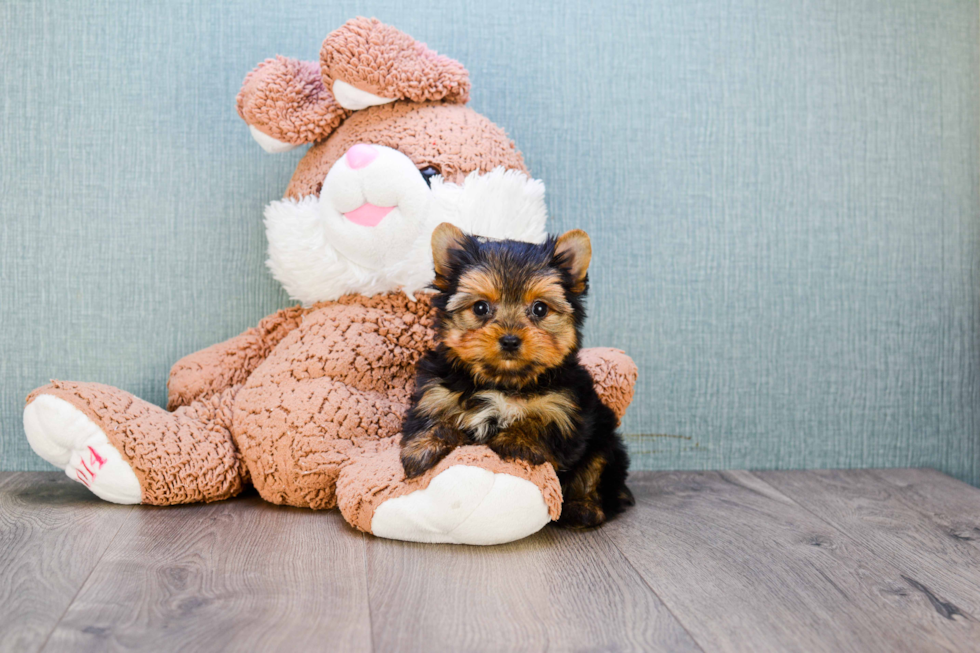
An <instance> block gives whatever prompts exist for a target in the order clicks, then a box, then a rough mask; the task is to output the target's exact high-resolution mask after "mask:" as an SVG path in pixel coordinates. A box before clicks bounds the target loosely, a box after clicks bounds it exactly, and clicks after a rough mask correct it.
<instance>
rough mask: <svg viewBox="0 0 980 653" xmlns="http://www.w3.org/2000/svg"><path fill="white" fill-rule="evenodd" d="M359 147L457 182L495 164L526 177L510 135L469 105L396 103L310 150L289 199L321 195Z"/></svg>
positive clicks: (362, 116) (353, 121)
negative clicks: (334, 169) (340, 162)
mask: <svg viewBox="0 0 980 653" xmlns="http://www.w3.org/2000/svg"><path fill="white" fill-rule="evenodd" d="M356 143H371V144H374V145H384V146H386V147H390V148H392V149H396V150H398V151H399V152H401V153H402V154H404V155H405V156H407V157H408V158H410V159H411V160H412V161H413V162H414V163H415V165H416V166H418V167H419V168H424V167H425V166H430V165H431V166H434V167H435V168H436V169H437V170H439V172H440V173H442V176H443V177H444V178H445V179H446V180H447V181H451V182H453V183H459V182H461V181H462V180H463V178H464V177H465V176H466V175H468V174H469V173H471V172H473V171H474V170H480V171H482V172H489V171H491V170H493V169H494V168H496V167H497V166H503V167H505V168H509V169H511V170H520V171H521V172H524V173H527V168H526V167H525V166H524V159H523V157H521V153H520V152H518V151H517V148H516V147H515V146H514V143H513V141H511V140H510V139H509V138H508V137H507V133H506V132H505V131H504V130H503V129H501V128H500V127H498V126H497V125H495V124H493V123H492V122H490V121H489V120H487V119H486V118H484V117H483V116H481V115H480V114H478V113H477V112H476V111H473V110H472V109H470V108H469V107H467V106H464V105H460V104H444V103H441V102H427V103H424V104H416V103H413V102H392V103H391V104H384V105H381V106H377V107H369V108H367V109H363V110H361V111H356V112H354V114H353V115H352V116H351V117H350V118H348V119H347V120H345V121H344V123H343V124H342V125H341V126H340V127H339V128H338V129H337V130H336V131H335V132H334V133H333V134H332V135H331V136H330V138H328V139H327V140H324V141H320V142H319V143H317V144H316V145H314V146H313V147H311V148H310V150H309V151H308V152H307V153H306V156H304V157H303V159H302V160H301V161H300V162H299V165H298V166H296V172H294V173H293V178H292V179H291V180H290V182H289V188H287V189H286V197H292V198H297V199H298V198H300V197H303V196H304V195H310V194H315V195H319V194H320V186H321V184H322V183H323V180H324V178H325V177H326V176H327V172H329V171H330V167H331V166H332V165H333V164H334V163H335V162H336V161H337V159H339V158H340V157H342V156H343V155H344V153H345V152H346V151H347V150H348V149H349V148H350V147H351V146H352V145H354V144H356Z"/></svg>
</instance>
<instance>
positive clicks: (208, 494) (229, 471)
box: [27, 381, 248, 506]
mask: <svg viewBox="0 0 980 653" xmlns="http://www.w3.org/2000/svg"><path fill="white" fill-rule="evenodd" d="M237 390H238V388H237V387H232V388H227V389H225V390H224V391H223V392H220V393H218V394H215V395H214V396H212V397H210V398H208V399H206V400H204V401H195V402H193V403H191V404H190V405H189V406H183V407H181V408H178V409H177V410H176V411H174V412H172V413H168V412H167V411H165V410H163V409H162V408H160V407H159V406H154V405H153V404H151V403H148V402H146V401H143V400H142V399H139V398H137V397H134V396H133V395H131V394H129V393H128V392H126V391H125V390H120V389H118V388H113V387H111V386H107V385H102V384H101V383H73V382H69V381H52V382H51V384H50V385H46V386H44V387H41V388H38V389H37V390H35V391H34V392H32V393H31V394H30V395H29V396H28V397H27V403H31V402H32V401H33V400H34V399H35V398H37V396H38V395H42V394H46V395H53V396H55V397H58V398H59V399H63V400H65V401H67V402H69V403H71V404H72V405H74V406H75V407H76V408H78V409H79V410H81V411H82V412H83V413H85V415H86V416H87V417H88V418H89V419H90V420H92V421H93V422H95V423H96V424H97V425H98V426H99V428H101V429H102V431H103V432H104V433H105V434H106V437H107V438H108V440H109V443H110V444H112V446H114V447H115V448H116V450H117V451H119V453H120V454H121V455H122V457H123V459H124V460H125V461H126V462H128V463H129V465H130V467H132V468H133V472H135V474H136V478H137V480H139V482H140V490H141V491H142V502H143V503H146V504H151V505H157V506H167V505H173V504H178V503H196V502H200V501H218V500H220V499H227V498H228V497H232V496H234V495H236V494H238V493H239V492H241V491H242V487H243V486H244V484H245V483H247V482H248V471H247V469H246V468H245V466H244V465H243V464H242V460H241V457H240V456H239V455H238V450H237V448H236V447H235V444H234V442H233V441H232V438H231V420H232V409H231V406H232V402H233V401H234V398H235V394H236V392H237Z"/></svg>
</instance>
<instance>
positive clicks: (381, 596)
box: [367, 527, 699, 651]
mask: <svg viewBox="0 0 980 653" xmlns="http://www.w3.org/2000/svg"><path fill="white" fill-rule="evenodd" d="M367 550H368V583H369V585H368V586H369V593H370V601H371V613H372V615H374V620H373V624H372V625H373V630H374V644H375V649H376V650H378V651H394V650H397V651H481V650H493V651H540V650H546V649H547V650H559V651H562V650H621V651H629V650H635V651H656V650H670V651H690V650H699V649H698V648H697V646H696V645H695V644H694V642H693V641H692V640H691V639H690V637H689V636H688V634H687V633H686V632H684V630H683V629H682V628H681V626H680V625H679V624H678V623H677V621H676V620H675V619H674V617H673V616H672V615H671V614H670V613H669V611H668V610H667V609H666V608H665V607H664V605H663V604H662V603H661V602H660V600H659V599H658V598H657V597H656V595H655V594H654V593H653V592H652V591H651V590H650V588H649V587H648V586H646V585H645V584H644V583H643V581H642V580H641V579H640V578H639V576H638V575H637V574H636V572H635V571H634V570H633V569H632V568H631V567H630V566H629V564H628V563H627V561H626V560H625V559H624V558H623V556H622V555H620V553H619V552H618V551H617V550H616V548H615V547H613V546H611V545H610V543H609V542H608V541H607V540H606V539H605V538H603V537H602V536H601V535H600V534H599V533H598V532H569V531H564V530H560V529H557V528H553V527H547V528H545V529H544V530H543V531H541V532H539V533H537V534H536V535H534V536H532V537H530V538H527V539H525V540H522V541H519V542H514V543H512V544H508V545H503V546H496V547H467V546H451V545H438V546H431V545H421V544H410V543H405V542H394V541H390V540H381V539H370V540H368V546H367Z"/></svg>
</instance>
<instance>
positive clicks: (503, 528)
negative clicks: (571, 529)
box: [371, 465, 551, 544]
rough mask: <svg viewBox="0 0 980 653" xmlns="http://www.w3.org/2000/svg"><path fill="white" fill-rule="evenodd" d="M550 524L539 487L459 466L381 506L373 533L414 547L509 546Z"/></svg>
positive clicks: (372, 528)
mask: <svg viewBox="0 0 980 653" xmlns="http://www.w3.org/2000/svg"><path fill="white" fill-rule="evenodd" d="M549 521H551V517H550V516H549V514H548V506H547V505H546V504H545V502H544V497H542V496H541V490H539V489H538V487H537V486H536V485H535V484H534V483H531V482H530V481H526V480H524V479H523V478H518V477H516V476H511V475H510V474H494V473H493V472H491V471H489V470H486V469H482V468H480V467H471V466H468V465H454V466H453V467H450V468H449V469H447V470H446V471H444V472H443V473H441V474H439V475H438V476H436V477H435V478H434V479H432V482H430V483H429V487H427V488H426V489H424V490H416V491H415V492H412V493H411V494H406V495H404V496H401V497H396V498H394V499H389V500H388V501H385V502H384V503H382V504H381V505H380V506H378V508H377V510H375V512H374V518H373V519H372V520H371V532H372V533H374V534H375V535H377V536H378V537H386V538H389V539H393V540H407V541H409V542H431V543H454V544H503V543H504V542H513V541H514V540H519V539H521V538H523V537H527V536H528V535H531V534H532V533H536V532H537V531H539V530H541V529H542V528H543V527H544V525H545V524H547V523H548V522H549Z"/></svg>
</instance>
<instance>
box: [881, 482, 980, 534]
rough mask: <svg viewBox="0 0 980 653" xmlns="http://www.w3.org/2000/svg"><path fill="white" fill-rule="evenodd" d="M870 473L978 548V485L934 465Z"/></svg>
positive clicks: (906, 500) (947, 530) (944, 527)
mask: <svg viewBox="0 0 980 653" xmlns="http://www.w3.org/2000/svg"><path fill="white" fill-rule="evenodd" d="M872 473H873V474H874V475H875V476H877V477H878V478H881V479H883V480H885V481H887V482H888V483H891V484H892V485H894V486H895V487H896V488H897V489H898V491H897V496H899V497H901V498H902V500H903V501H904V502H905V503H906V504H908V505H909V506H911V507H913V508H915V509H916V510H918V511H919V512H923V513H925V514H926V515H927V516H929V517H930V518H931V519H932V520H933V521H935V522H937V523H938V524H939V525H940V527H941V528H943V529H944V530H945V532H946V533H947V534H948V535H949V536H950V537H953V538H955V539H957V540H958V541H960V542H971V543H972V545H971V546H973V547H975V548H977V549H980V489H978V488H975V487H973V486H972V485H967V484H966V483H964V482H962V481H958V480H956V479H955V478H952V477H950V476H946V475H945V474H943V473H942V472H938V471H936V470H935V469H879V470H873V471H872Z"/></svg>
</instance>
